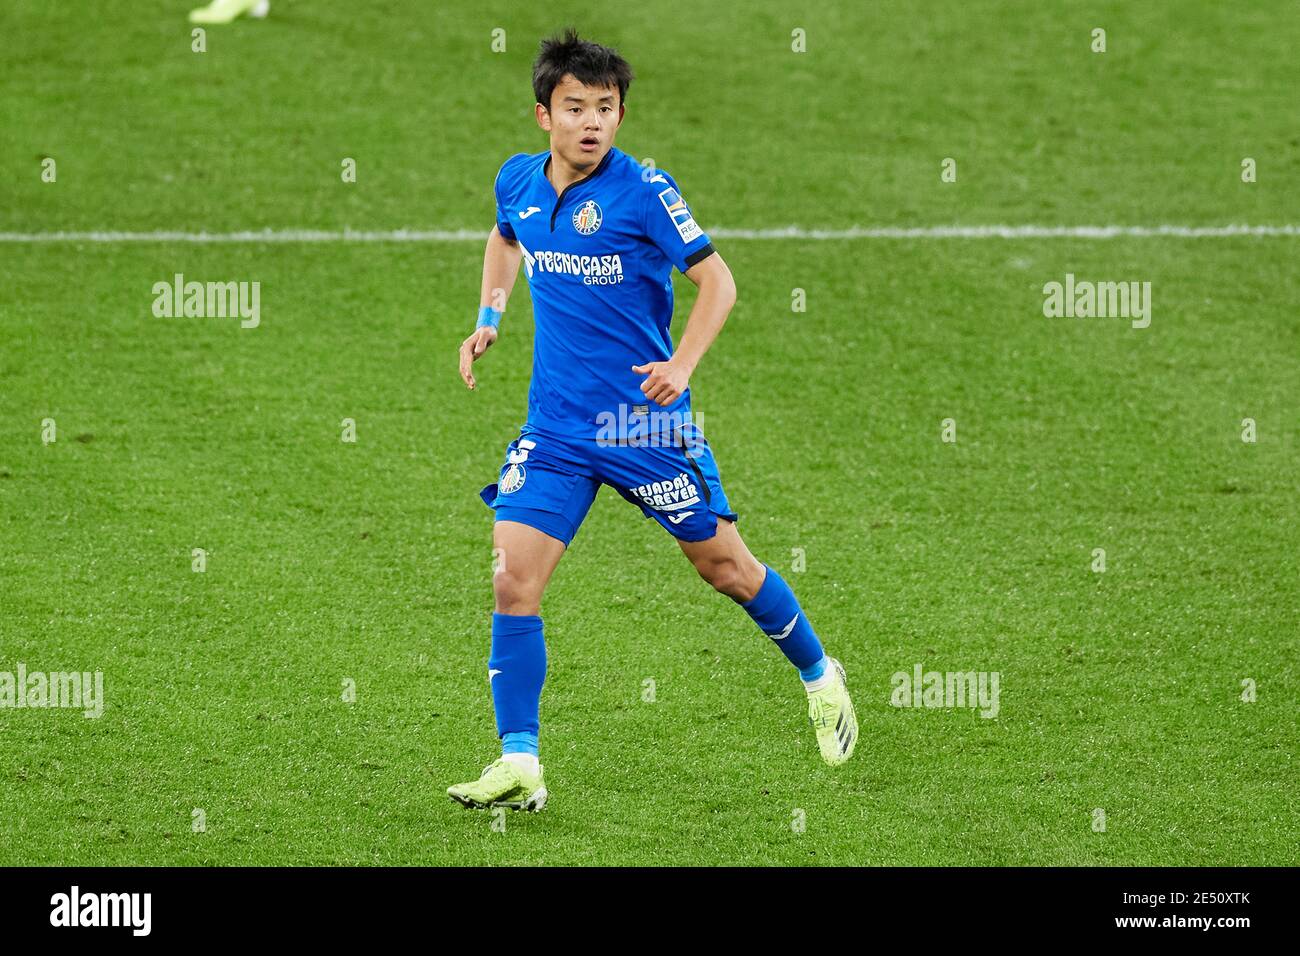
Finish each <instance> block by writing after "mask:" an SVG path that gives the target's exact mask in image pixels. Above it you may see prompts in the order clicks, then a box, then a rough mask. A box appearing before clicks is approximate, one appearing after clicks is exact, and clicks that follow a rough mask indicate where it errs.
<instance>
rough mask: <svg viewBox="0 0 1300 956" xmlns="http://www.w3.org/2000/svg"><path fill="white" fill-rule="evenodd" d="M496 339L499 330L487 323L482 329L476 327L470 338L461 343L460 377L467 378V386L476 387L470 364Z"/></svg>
mask: <svg viewBox="0 0 1300 956" xmlns="http://www.w3.org/2000/svg"><path fill="white" fill-rule="evenodd" d="M496 340H497V330H496V329H494V328H492V326H490V325H485V326H483V328H481V329H475V330H474V333H473V334H472V335H471V336H470V337H469V338H467V339H466V340H465V341H464V342H461V343H460V377H461V378H462V379H464V380H465V387H466V388H470V389H472V388H473V387H474V373H473V372H471V371H470V366H471V365H473V364H474V362H476V361H477V360H478V357H479V356H480V355H482V354H483V353H484V352H486V351H487V350H488V346H489V345H491V344H492V343H493V342H495V341H496Z"/></svg>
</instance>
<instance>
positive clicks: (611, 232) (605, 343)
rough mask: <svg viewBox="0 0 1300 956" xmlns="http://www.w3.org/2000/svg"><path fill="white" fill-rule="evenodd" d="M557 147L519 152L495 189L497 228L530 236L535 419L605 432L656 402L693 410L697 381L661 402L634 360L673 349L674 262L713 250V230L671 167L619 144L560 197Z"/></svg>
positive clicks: (550, 428) (527, 263) (577, 431)
mask: <svg viewBox="0 0 1300 956" xmlns="http://www.w3.org/2000/svg"><path fill="white" fill-rule="evenodd" d="M550 155H551V154H550V151H549V150H548V151H546V152H541V153H536V154H534V155H529V154H527V153H520V154H518V155H516V156H512V157H510V158H509V159H508V160H506V162H505V164H504V165H503V166H502V167H501V171H500V172H499V173H497V178H496V189H495V191H496V203H497V230H498V231H499V232H500V233H501V235H502V236H504V237H505V238H507V239H511V240H514V241H516V242H518V243H519V246H520V248H521V249H522V251H523V256H524V270H525V272H526V273H527V275H528V286H529V289H530V291H531V293H532V299H533V320H534V325H535V333H534V342H533V377H532V384H531V386H530V388H529V392H528V425H529V426H532V428H534V429H537V430H541V431H545V432H550V433H552V434H557V435H562V436H566V437H573V438H594V437H596V436H597V434H598V433H599V432H600V431H601V428H602V425H607V423H608V422H609V421H610V420H611V419H613V420H617V421H623V420H626V419H627V418H628V417H630V416H635V415H644V414H645V410H646V408H647V405H650V406H653V407H652V408H651V409H650V411H654V412H664V413H676V414H681V415H683V416H684V415H685V414H687V413H689V410H690V394H691V393H690V389H687V390H686V391H685V392H684V393H683V394H682V396H681V397H680V398H678V399H677V401H675V402H673V403H672V404H671V405H668V406H660V405H658V404H655V403H653V402H651V401H650V400H649V399H647V398H646V396H645V393H644V392H642V391H641V383H642V382H643V381H645V375H644V374H643V373H640V372H634V371H632V366H633V365H644V364H646V363H647V362H662V361H667V360H668V359H670V358H672V354H673V342H672V337H671V335H670V334H669V326H670V325H671V324H672V318H673V285H672V269H673V267H674V266H676V267H677V268H678V269H680V270H681V271H682V272H685V271H686V270H687V269H689V268H690V267H691V266H693V265H695V263H697V262H699V261H700V260H702V259H705V258H707V257H708V256H709V255H711V254H712V253H713V245H712V243H710V242H709V237H708V236H707V235H705V233H704V231H703V230H702V229H701V228H700V227H699V226H698V225H697V224H696V222H695V218H694V216H692V215H691V211H690V208H689V207H688V206H687V205H686V203H685V201H684V200H683V199H682V197H681V194H680V193H679V192H678V190H677V184H676V183H675V182H674V181H673V178H672V177H671V176H669V175H668V174H667V173H665V172H663V171H662V170H654V169H644V168H643V167H642V166H641V165H640V164H639V163H637V161H636V160H634V159H633V158H632V157H631V156H629V155H627V154H626V153H624V152H623V151H622V150H619V149H615V148H613V147H611V148H610V151H609V152H608V153H607V154H606V155H605V158H604V159H602V160H601V161H600V164H599V165H598V166H597V167H596V169H595V170H594V171H592V173H591V174H590V175H588V176H587V177H586V178H584V179H580V180H578V181H577V182H575V183H573V184H571V185H570V186H568V187H567V188H566V189H565V190H564V192H563V193H562V194H560V195H557V194H556V191H555V187H554V186H552V185H551V182H550V180H549V179H547V178H546V168H547V164H548V162H549V159H550ZM643 174H644V175H643ZM676 414H674V420H677V419H676Z"/></svg>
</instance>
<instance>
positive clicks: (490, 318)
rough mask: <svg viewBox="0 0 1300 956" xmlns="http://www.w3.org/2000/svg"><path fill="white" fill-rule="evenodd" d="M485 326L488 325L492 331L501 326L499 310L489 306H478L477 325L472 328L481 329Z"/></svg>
mask: <svg viewBox="0 0 1300 956" xmlns="http://www.w3.org/2000/svg"><path fill="white" fill-rule="evenodd" d="M485 325H490V326H492V328H494V329H495V328H498V327H499V326H500V325H501V310H500V309H494V308H492V306H490V305H482V306H479V310H478V325H476V326H474V328H476V329H481V328H483V326H485Z"/></svg>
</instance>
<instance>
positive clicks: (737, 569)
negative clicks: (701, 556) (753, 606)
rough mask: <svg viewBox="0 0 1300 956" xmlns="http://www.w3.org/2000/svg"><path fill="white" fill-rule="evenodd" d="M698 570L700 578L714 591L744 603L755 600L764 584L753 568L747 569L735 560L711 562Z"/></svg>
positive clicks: (726, 559)
mask: <svg viewBox="0 0 1300 956" xmlns="http://www.w3.org/2000/svg"><path fill="white" fill-rule="evenodd" d="M696 570H697V571H699V572H700V577H702V578H704V580H706V581H708V582H709V584H711V585H713V588H714V590H716V591H719V592H720V593H722V594H725V595H727V597H729V598H731V599H732V600H735V601H740V602H742V603H743V602H745V601H750V600H753V598H754V595H756V594H757V593H758V589H759V587H760V586H761V583H762V579H761V578H759V577H756V575H755V573H754V569H753V568H749V567H746V566H745V565H743V564H741V562H739V561H737V560H735V559H734V558H721V559H719V560H717V561H710V562H708V563H707V564H704V565H702V566H700V567H697V568H696Z"/></svg>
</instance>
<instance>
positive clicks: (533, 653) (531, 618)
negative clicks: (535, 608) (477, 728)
mask: <svg viewBox="0 0 1300 956" xmlns="http://www.w3.org/2000/svg"><path fill="white" fill-rule="evenodd" d="M488 680H489V681H490V682H491V684H492V705H493V707H494V708H495V709H496V715H497V736H499V737H500V738H501V741H502V747H501V752H502V753H529V754H533V755H534V756H536V755H537V732H538V730H539V729H540V726H541V725H540V721H539V719H538V707H539V705H540V704H541V700H542V684H543V683H544V682H545V681H546V640H545V638H543V637H542V619H541V618H540V617H539V616H537V615H536V614H520V615H515V614H493V615H492V654H491V656H490V657H489V658H488Z"/></svg>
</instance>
